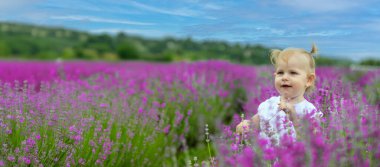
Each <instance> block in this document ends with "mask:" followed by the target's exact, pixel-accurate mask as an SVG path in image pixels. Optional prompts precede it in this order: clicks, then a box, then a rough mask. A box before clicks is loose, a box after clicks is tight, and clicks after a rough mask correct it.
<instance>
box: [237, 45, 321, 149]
mask: <svg viewBox="0 0 380 167" xmlns="http://www.w3.org/2000/svg"><path fill="white" fill-rule="evenodd" d="M316 52H317V48H316V46H315V45H313V46H312V49H311V52H310V53H309V52H307V51H305V50H304V49H298V48H287V49H285V50H282V51H281V50H273V51H272V53H271V56H270V58H271V62H272V64H273V65H274V67H275V70H276V71H275V73H274V85H275V87H276V90H277V92H278V93H279V96H274V97H271V98H269V99H267V100H266V101H264V102H262V103H261V104H260V105H259V107H258V113H257V114H255V115H254V116H253V117H252V118H251V119H250V120H244V121H242V122H241V123H240V124H239V125H238V126H237V127H236V131H237V132H238V133H242V132H245V131H247V130H248V129H247V127H249V125H250V123H252V124H253V127H254V128H256V129H258V130H259V131H260V137H261V138H264V139H268V140H270V141H272V144H274V145H279V144H280V143H279V142H280V139H281V137H282V136H283V135H285V134H288V135H289V136H291V137H292V138H293V139H296V130H295V129H297V127H298V126H299V119H300V118H302V117H304V116H306V115H308V114H312V116H311V118H320V117H322V115H323V114H322V113H321V112H320V111H317V110H316V108H315V106H314V105H313V104H312V103H310V102H309V101H307V100H306V99H305V98H304V94H305V93H309V92H311V91H312V90H313V89H314V81H315V78H316V75H315V62H314V58H313V54H315V53H316Z"/></svg>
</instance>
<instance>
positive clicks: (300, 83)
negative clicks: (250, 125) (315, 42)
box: [274, 54, 315, 99]
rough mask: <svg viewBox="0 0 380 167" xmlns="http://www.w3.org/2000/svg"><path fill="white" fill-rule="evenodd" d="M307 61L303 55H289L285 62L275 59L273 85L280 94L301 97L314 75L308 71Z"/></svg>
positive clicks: (292, 97) (287, 97)
mask: <svg viewBox="0 0 380 167" xmlns="http://www.w3.org/2000/svg"><path fill="white" fill-rule="evenodd" d="M308 64H309V61H308V59H307V58H306V57H305V56H304V55H300V54H295V55H291V56H290V57H289V59H288V62H286V61H285V60H283V59H281V58H280V59H279V60H278V61H277V69H276V72H275V73H274V76H275V87H276V89H277V91H278V92H279V93H280V95H281V96H282V97H284V98H286V99H294V98H297V99H303V98H304V97H303V95H304V93H305V90H306V88H307V87H309V86H311V84H312V82H313V80H314V78H315V76H314V74H312V73H310V72H309V66H308Z"/></svg>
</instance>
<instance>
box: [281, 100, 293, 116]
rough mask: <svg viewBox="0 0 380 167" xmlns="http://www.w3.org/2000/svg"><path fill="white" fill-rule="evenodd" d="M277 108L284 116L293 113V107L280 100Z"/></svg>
mask: <svg viewBox="0 0 380 167" xmlns="http://www.w3.org/2000/svg"><path fill="white" fill-rule="evenodd" d="M278 108H279V109H280V110H282V111H284V112H285V113H286V114H290V113H292V112H293V111H295V110H294V105H293V104H291V103H289V102H286V101H284V100H280V103H278Z"/></svg>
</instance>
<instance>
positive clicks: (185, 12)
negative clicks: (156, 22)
mask: <svg viewBox="0 0 380 167" xmlns="http://www.w3.org/2000/svg"><path fill="white" fill-rule="evenodd" d="M129 4H130V5H133V6H135V7H138V8H140V9H144V10H148V11H151V12H156V13H162V14H168V15H175V16H186V17H195V16H200V13H199V12H198V11H195V10H191V9H188V8H179V9H163V8H158V7H154V6H149V5H145V4H142V3H138V2H135V1H130V2H129Z"/></svg>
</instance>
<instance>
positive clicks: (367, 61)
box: [0, 45, 380, 66]
mask: <svg viewBox="0 0 380 167" xmlns="http://www.w3.org/2000/svg"><path fill="white" fill-rule="evenodd" d="M0 46H1V45H0ZM359 64H360V65H367V66H380V60H375V59H365V60H363V61H361V62H360V63H359Z"/></svg>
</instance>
